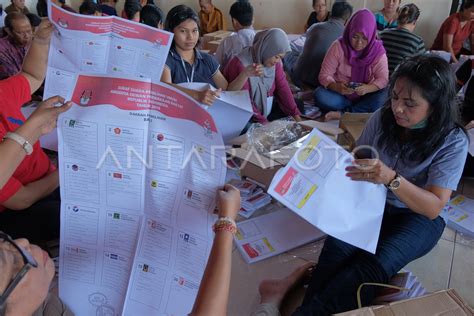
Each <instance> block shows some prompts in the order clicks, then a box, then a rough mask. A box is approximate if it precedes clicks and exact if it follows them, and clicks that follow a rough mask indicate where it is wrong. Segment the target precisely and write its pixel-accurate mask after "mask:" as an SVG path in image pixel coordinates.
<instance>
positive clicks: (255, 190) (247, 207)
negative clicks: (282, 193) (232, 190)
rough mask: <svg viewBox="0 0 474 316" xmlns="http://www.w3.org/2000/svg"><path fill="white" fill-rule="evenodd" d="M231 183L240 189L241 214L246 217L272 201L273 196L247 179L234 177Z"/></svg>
mask: <svg viewBox="0 0 474 316" xmlns="http://www.w3.org/2000/svg"><path fill="white" fill-rule="evenodd" d="M229 184H232V185H233V186H234V187H236V188H237V189H239V191H240V204H241V208H240V211H239V214H240V215H241V216H243V217H245V218H249V217H250V216H252V215H253V213H255V212H256V211H257V210H258V209H260V208H262V207H264V206H265V205H268V204H270V203H271V201H272V197H271V196H270V195H268V194H266V193H265V192H263V189H262V188H261V187H259V186H257V185H256V184H255V183H253V182H251V181H247V180H237V179H232V180H231V181H230V182H229Z"/></svg>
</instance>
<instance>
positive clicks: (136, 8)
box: [123, 0, 142, 20]
mask: <svg viewBox="0 0 474 316" xmlns="http://www.w3.org/2000/svg"><path fill="white" fill-rule="evenodd" d="M141 9H142V6H141V5H140V2H139V1H138V0H125V4H124V5H123V10H124V11H125V14H126V15H127V19H129V20H131V19H133V17H134V16H135V14H137V12H140V10H141Z"/></svg>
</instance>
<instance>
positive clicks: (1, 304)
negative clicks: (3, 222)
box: [0, 231, 38, 316]
mask: <svg viewBox="0 0 474 316" xmlns="http://www.w3.org/2000/svg"><path fill="white" fill-rule="evenodd" d="M1 241H3V242H7V243H10V244H11V245H12V246H13V248H14V249H16V250H17V251H18V252H19V253H20V254H21V257H22V258H23V262H24V265H23V267H22V268H21V270H20V272H18V273H17V274H16V275H15V277H14V278H13V280H12V281H11V282H10V284H8V286H7V288H6V289H5V291H4V292H3V294H2V295H1V296H0V315H1V316H3V315H5V310H6V305H7V304H6V301H7V299H8V296H10V294H11V293H12V292H13V290H14V289H15V287H16V286H17V285H18V283H20V281H21V279H23V277H24V276H25V274H26V273H27V272H28V270H30V269H31V267H33V268H36V267H38V263H37V262H36V260H35V259H34V258H33V256H32V255H31V254H30V253H29V252H28V251H26V250H24V249H22V248H21V247H20V246H18V245H17V243H16V242H14V241H13V239H12V238H11V237H10V236H9V235H7V234H5V233H4V232H2V231H0V242H1Z"/></svg>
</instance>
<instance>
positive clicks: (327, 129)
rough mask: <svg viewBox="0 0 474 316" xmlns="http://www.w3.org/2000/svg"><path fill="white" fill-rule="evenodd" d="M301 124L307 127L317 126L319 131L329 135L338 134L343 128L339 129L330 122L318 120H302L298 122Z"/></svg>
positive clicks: (342, 131) (341, 132)
mask: <svg viewBox="0 0 474 316" xmlns="http://www.w3.org/2000/svg"><path fill="white" fill-rule="evenodd" d="M299 123H300V124H301V125H303V126H305V127H308V128H317V129H318V130H320V131H321V132H323V133H325V134H329V135H334V136H337V135H339V134H343V133H344V130H342V129H340V128H339V127H336V126H334V125H333V124H331V123H326V122H318V121H312V120H311V121H303V122H299Z"/></svg>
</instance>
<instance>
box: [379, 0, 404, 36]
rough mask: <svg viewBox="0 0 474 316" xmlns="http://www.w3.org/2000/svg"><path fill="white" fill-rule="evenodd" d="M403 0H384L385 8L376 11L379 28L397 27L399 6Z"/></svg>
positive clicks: (380, 29)
mask: <svg viewBox="0 0 474 316" xmlns="http://www.w3.org/2000/svg"><path fill="white" fill-rule="evenodd" d="M400 2H401V0H384V1H383V9H382V10H380V11H378V12H376V13H375V21H376V22H377V30H378V31H382V30H385V29H388V28H395V27H397V17H398V7H399V6H400Z"/></svg>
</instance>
